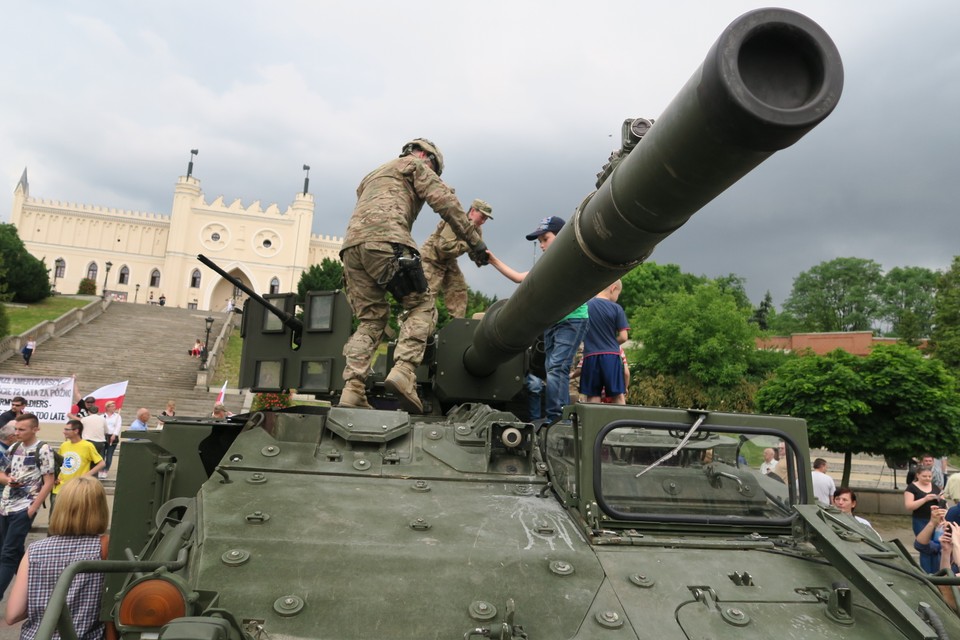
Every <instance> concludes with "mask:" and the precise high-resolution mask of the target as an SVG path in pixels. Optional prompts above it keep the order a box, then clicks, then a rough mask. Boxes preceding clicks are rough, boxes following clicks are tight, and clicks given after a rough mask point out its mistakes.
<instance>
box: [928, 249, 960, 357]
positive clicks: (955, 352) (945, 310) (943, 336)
mask: <svg viewBox="0 0 960 640" xmlns="http://www.w3.org/2000/svg"><path fill="white" fill-rule="evenodd" d="M927 348H928V351H929V352H930V354H931V355H932V356H933V357H934V358H936V359H938V360H940V361H941V362H943V363H944V364H945V365H946V366H947V367H949V368H950V369H952V370H953V371H955V372H956V371H960V256H954V258H953V263H952V264H951V265H950V268H949V269H947V270H946V271H945V272H944V273H942V274H940V277H939V278H938V279H937V296H936V299H935V301H934V312H933V330H932V331H931V332H930V343H929V344H928V347H927Z"/></svg>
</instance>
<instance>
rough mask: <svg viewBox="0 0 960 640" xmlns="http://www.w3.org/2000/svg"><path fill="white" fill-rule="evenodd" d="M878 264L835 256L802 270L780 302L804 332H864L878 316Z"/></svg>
mask: <svg viewBox="0 0 960 640" xmlns="http://www.w3.org/2000/svg"><path fill="white" fill-rule="evenodd" d="M881 280H882V275H881V270H880V265H879V264H877V263H876V262H874V261H873V260H866V259H863V258H836V259H834V260H830V261H828V262H821V263H820V264H818V265H816V266H815V267H813V268H812V269H810V270H809V271H804V272H803V273H801V274H800V275H799V276H797V277H796V278H795V279H794V281H793V289H792V291H791V292H790V296H789V297H788V298H787V300H786V301H785V302H784V304H783V308H784V310H785V311H789V312H790V313H791V314H793V315H794V316H795V317H796V318H797V319H798V320H799V321H800V323H801V325H802V326H803V327H804V330H805V331H867V330H871V329H872V328H873V326H874V324H875V323H876V322H877V321H878V320H879V319H880V299H879V297H878V295H877V289H878V287H879V285H880V282H881Z"/></svg>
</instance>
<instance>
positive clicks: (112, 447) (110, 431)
mask: <svg viewBox="0 0 960 640" xmlns="http://www.w3.org/2000/svg"><path fill="white" fill-rule="evenodd" d="M103 410H104V413H103V419H104V420H105V421H106V423H107V428H106V437H107V446H106V447H104V449H103V459H104V461H105V462H106V465H105V466H104V467H103V470H102V471H101V472H100V479H101V480H104V479H105V478H107V477H108V476H109V474H110V467H112V466H113V454H114V452H116V450H117V444H119V443H120V432H121V431H122V430H123V424H122V420H123V419H122V418H121V417H120V414H119V413H118V412H117V403H116V402H114V401H113V400H111V401H110V402H108V403H107V404H105V405H104V407H103Z"/></svg>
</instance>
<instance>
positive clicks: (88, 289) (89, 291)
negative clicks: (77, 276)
mask: <svg viewBox="0 0 960 640" xmlns="http://www.w3.org/2000/svg"><path fill="white" fill-rule="evenodd" d="M77 293H78V294H80V295H86V296H95V295H97V283H96V282H94V281H93V280H91V279H90V278H84V279H83V280H81V281H80V286H79V287H78V288H77Z"/></svg>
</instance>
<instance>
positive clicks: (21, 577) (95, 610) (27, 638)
mask: <svg viewBox="0 0 960 640" xmlns="http://www.w3.org/2000/svg"><path fill="white" fill-rule="evenodd" d="M108 511H109V510H108V508H107V495H106V493H105V492H104V490H103V485H102V484H101V483H100V482H99V481H97V480H96V479H94V478H91V477H90V476H80V477H79V478H75V479H73V480H71V481H70V482H68V483H67V484H65V485H64V486H63V489H62V490H61V491H60V495H59V496H58V497H57V508H56V509H54V511H53V513H52V514H51V515H50V525H49V537H47V538H44V539H43V540H38V541H37V542H34V543H33V544H31V545H30V546H29V547H28V548H27V552H26V554H25V555H24V556H23V561H22V562H21V563H20V569H19V570H18V571H17V578H16V580H15V581H14V583H13V588H12V589H11V590H10V597H9V599H8V600H7V611H6V616H5V619H6V622H7V624H14V623H16V622H20V621H21V620H26V622H25V623H24V624H23V626H22V627H21V629H20V639H21V640H32V639H33V638H34V636H36V633H37V630H38V628H39V627H40V620H41V619H42V618H43V612H44V611H45V610H46V608H47V603H48V602H49V601H50V595H51V594H52V593H53V588H54V586H55V585H56V584H57V578H59V577H60V574H61V573H63V571H64V570H65V569H66V568H67V567H68V566H69V565H70V564H72V563H74V562H78V561H80V560H99V559H100V558H102V557H103V552H102V549H103V548H104V546H103V545H104V542H105V537H104V536H103V533H104V532H105V531H106V530H107V524H108V521H109V517H110V516H109V512H108ZM102 592H103V574H102V573H81V574H78V575H77V576H76V577H75V578H74V579H73V582H72V584H71V585H70V590H69V592H68V593H67V602H66V604H67V608H68V610H69V611H70V616H71V619H72V620H73V626H74V628H75V629H76V632H77V638H78V639H79V640H102V639H103V637H104V628H103V623H102V622H101V621H100V595H101V593H102Z"/></svg>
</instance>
